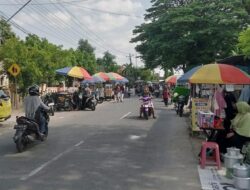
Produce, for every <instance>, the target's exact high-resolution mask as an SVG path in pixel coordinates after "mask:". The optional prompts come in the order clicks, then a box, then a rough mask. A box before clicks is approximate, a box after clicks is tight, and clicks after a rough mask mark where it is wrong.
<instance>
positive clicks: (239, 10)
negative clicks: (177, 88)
mask: <svg viewBox="0 0 250 190" xmlns="http://www.w3.org/2000/svg"><path fill="white" fill-rule="evenodd" d="M152 3H153V6H152V8H150V9H148V10H147V11H148V13H147V15H146V16H145V19H146V21H147V22H146V23H143V24H142V25H140V26H137V27H136V28H135V29H134V31H133V33H134V35H136V36H135V37H134V38H133V39H132V40H131V42H136V43H138V42H139V44H138V45H137V46H136V50H137V51H138V52H139V53H140V54H141V55H142V59H143V60H144V62H145V64H146V67H148V68H155V67H157V66H161V67H163V68H164V69H165V70H166V69H171V68H177V67H182V68H183V69H184V70H186V69H187V68H189V67H192V66H194V65H199V64H206V63H209V62H212V61H215V60H216V59H219V58H224V57H226V56H229V55H230V53H231V50H232V49H233V48H234V47H235V45H236V44H237V38H238V35H239V32H240V31H241V30H242V29H244V28H246V26H247V24H249V22H250V21H249V15H248V13H247V11H246V4H244V3H242V1H241V0H193V1H192V0H179V1H178V0H152Z"/></svg>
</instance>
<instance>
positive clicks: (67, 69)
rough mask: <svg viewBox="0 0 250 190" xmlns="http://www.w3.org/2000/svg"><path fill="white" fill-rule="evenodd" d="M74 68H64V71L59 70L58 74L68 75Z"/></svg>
mask: <svg viewBox="0 0 250 190" xmlns="http://www.w3.org/2000/svg"><path fill="white" fill-rule="evenodd" d="M71 68H72V67H64V68H62V69H57V70H56V73H57V74H59V75H67V74H68V72H69V71H70V70H71Z"/></svg>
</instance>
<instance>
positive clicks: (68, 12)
mask: <svg viewBox="0 0 250 190" xmlns="http://www.w3.org/2000/svg"><path fill="white" fill-rule="evenodd" d="M53 6H56V7H57V8H58V9H59V10H60V11H62V12H64V11H63V10H62V9H61V7H62V8H63V9H64V10H65V11H66V13H67V14H68V15H69V16H71V17H72V18H74V19H73V20H72V21H73V22H74V23H75V24H76V25H77V26H79V28H81V29H82V30H83V31H84V32H85V33H86V34H87V35H88V36H86V37H87V39H89V40H90V41H92V42H94V43H95V44H96V45H97V46H98V47H100V48H102V49H104V51H107V50H108V49H107V46H105V45H104V44H103V43H101V41H102V39H101V38H99V40H98V39H97V40H96V39H94V38H93V36H94V35H93V34H94V32H93V31H90V30H89V29H88V27H87V26H86V25H84V24H83V23H81V22H80V21H79V20H78V19H77V18H76V17H75V16H74V15H73V14H71V12H70V11H68V10H67V9H66V7H65V6H63V5H62V4H58V5H53ZM59 6H61V7H59ZM83 26H84V27H85V28H86V29H85V28H83ZM90 36H91V37H90ZM110 49H111V48H110Z"/></svg>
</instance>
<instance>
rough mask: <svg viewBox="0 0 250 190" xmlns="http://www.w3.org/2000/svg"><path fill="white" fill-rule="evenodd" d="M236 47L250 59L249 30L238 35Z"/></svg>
mask: <svg viewBox="0 0 250 190" xmlns="http://www.w3.org/2000/svg"><path fill="white" fill-rule="evenodd" d="M238 47H239V49H240V50H241V51H242V53H243V54H244V55H246V57H248V58H250V28H248V29H246V30H244V31H242V32H241V33H240V36H239V43H238Z"/></svg>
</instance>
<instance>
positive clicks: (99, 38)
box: [59, 4, 129, 55]
mask: <svg viewBox="0 0 250 190" xmlns="http://www.w3.org/2000/svg"><path fill="white" fill-rule="evenodd" d="M59 5H61V6H62V7H63V8H64V9H65V10H66V12H67V13H68V14H69V15H71V16H72V17H73V18H75V20H76V21H77V23H78V25H79V26H80V27H81V28H82V26H81V25H84V24H83V23H81V22H80V21H79V20H78V19H77V18H76V17H75V15H73V14H72V13H71V12H70V11H69V10H68V9H67V8H66V7H65V6H64V5H63V4H59ZM84 26H85V28H86V29H87V30H88V31H89V32H90V34H92V35H94V36H96V37H97V39H98V40H100V41H102V42H104V43H106V42H105V41H104V40H103V39H102V38H101V37H99V36H98V35H97V34H96V33H95V32H93V31H92V30H90V29H89V28H88V27H87V26H86V25H84ZM110 49H112V50H114V51H116V52H120V53H122V54H125V55H128V54H129V53H128V52H124V51H121V50H118V49H115V48H112V47H110Z"/></svg>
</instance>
